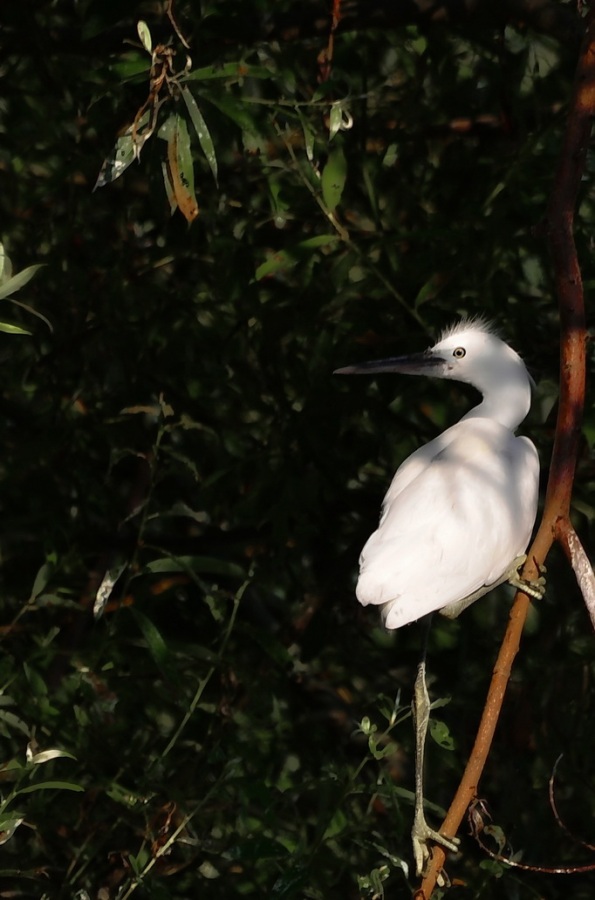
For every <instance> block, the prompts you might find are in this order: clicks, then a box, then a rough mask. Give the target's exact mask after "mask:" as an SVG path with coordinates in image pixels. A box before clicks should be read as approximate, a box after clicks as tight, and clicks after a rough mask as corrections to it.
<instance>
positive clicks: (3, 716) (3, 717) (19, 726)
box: [0, 709, 31, 737]
mask: <svg viewBox="0 0 595 900" xmlns="http://www.w3.org/2000/svg"><path fill="white" fill-rule="evenodd" d="M0 722H6V724H7V725H8V726H9V727H10V728H14V729H15V730H16V731H20V732H22V734H25V735H27V737H30V736H31V729H30V728H29V726H28V725H26V724H25V722H23V720H22V719H20V718H19V717H18V716H16V715H15V714H14V713H12V712H9V711H8V710H6V709H0Z"/></svg>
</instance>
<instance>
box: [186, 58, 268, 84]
mask: <svg viewBox="0 0 595 900" xmlns="http://www.w3.org/2000/svg"><path fill="white" fill-rule="evenodd" d="M270 77H271V73H270V71H269V70H268V69H266V68H264V67H263V66H250V65H247V64H246V63H244V62H231V63H225V64H224V65H221V66H203V68H201V69H194V71H193V72H190V74H189V75H186V77H185V79H184V80H185V81H212V80H213V79H216V78H226V79H233V80H234V81H240V80H243V79H244V78H270Z"/></svg>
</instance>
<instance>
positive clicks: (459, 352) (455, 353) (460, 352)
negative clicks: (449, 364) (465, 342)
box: [452, 347, 467, 359]
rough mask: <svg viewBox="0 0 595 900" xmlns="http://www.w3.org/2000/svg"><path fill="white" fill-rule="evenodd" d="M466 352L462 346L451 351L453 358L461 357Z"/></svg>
mask: <svg viewBox="0 0 595 900" xmlns="http://www.w3.org/2000/svg"><path fill="white" fill-rule="evenodd" d="M466 353H467V351H466V350H465V348H464V347H457V348H456V350H453V351H452V355H453V356H454V358H455V359H462V358H463V357H464V356H465V354H466Z"/></svg>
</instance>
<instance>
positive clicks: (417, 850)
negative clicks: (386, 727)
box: [411, 660, 459, 875]
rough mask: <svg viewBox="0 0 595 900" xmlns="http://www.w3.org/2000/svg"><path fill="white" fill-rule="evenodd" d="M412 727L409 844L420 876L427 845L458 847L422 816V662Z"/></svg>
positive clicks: (426, 706)
mask: <svg viewBox="0 0 595 900" xmlns="http://www.w3.org/2000/svg"><path fill="white" fill-rule="evenodd" d="M411 709H412V712H413V723H414V728H415V812H414V817H413V828H412V829H411V840H412V843H413V856H414V858H415V870H416V872H417V874H418V875H422V874H423V872H424V869H425V865H426V862H427V861H428V860H429V859H430V857H431V853H430V849H429V847H428V841H436V842H437V843H439V844H442V846H443V847H445V848H446V849H447V850H452V851H453V852H456V850H457V849H458V845H459V839H458V838H450V837H446V836H445V835H443V834H440V832H439V831H434V829H433V828H430V826H429V825H428V823H427V822H426V817H425V815H424V753H425V744H426V734H427V731H428V723H429V721H430V697H429V695H428V689H427V687H426V664H425V661H423V660H422V662H420V664H419V666H418V669H417V678H416V679H415V688H414V691H413V703H412V705H411Z"/></svg>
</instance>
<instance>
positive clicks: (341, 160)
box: [321, 147, 347, 212]
mask: <svg viewBox="0 0 595 900" xmlns="http://www.w3.org/2000/svg"><path fill="white" fill-rule="evenodd" d="M346 179H347V160H346V159H345V154H344V153H343V150H342V149H341V148H340V147H338V148H336V149H335V150H333V151H332V152H331V153H330V155H329V158H328V160H327V162H326V165H325V167H324V169H323V170H322V177H321V187H322V199H323V200H324V202H325V204H326V206H327V207H328V209H329V210H330V212H334V210H335V209H336V208H337V206H338V205H339V203H340V201H341V197H342V196H343V189H344V187H345V181H346Z"/></svg>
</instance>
